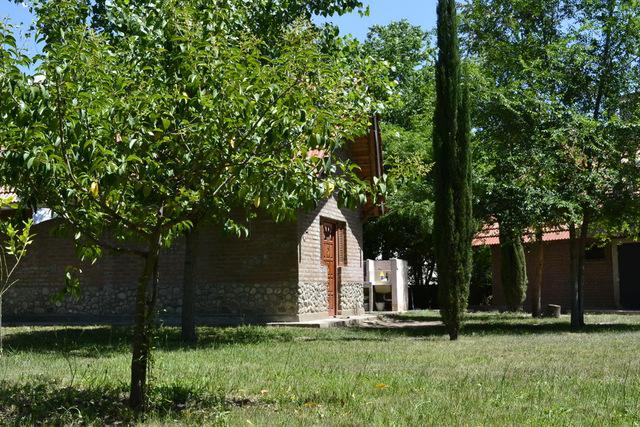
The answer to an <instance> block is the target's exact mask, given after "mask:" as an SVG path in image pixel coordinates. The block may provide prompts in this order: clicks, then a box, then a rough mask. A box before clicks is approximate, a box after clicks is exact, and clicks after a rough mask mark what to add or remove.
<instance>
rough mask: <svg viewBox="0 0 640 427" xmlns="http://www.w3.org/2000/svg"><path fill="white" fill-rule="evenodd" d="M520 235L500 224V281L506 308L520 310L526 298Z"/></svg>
mask: <svg viewBox="0 0 640 427" xmlns="http://www.w3.org/2000/svg"><path fill="white" fill-rule="evenodd" d="M521 236H522V233H520V232H517V231H513V230H511V229H509V227H507V226H504V225H503V224H500V279H501V282H502V291H503V292H504V299H505V302H506V304H507V307H508V308H509V310H511V311H519V310H520V309H522V303H523V302H524V300H525V297H526V296H527V263H526V258H525V254H524V246H523V245H522V237H521Z"/></svg>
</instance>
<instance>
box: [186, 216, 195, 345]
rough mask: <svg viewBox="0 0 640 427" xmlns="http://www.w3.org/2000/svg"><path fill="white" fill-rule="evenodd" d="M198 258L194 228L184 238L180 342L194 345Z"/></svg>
mask: <svg viewBox="0 0 640 427" xmlns="http://www.w3.org/2000/svg"><path fill="white" fill-rule="evenodd" d="M197 257H198V230H197V227H194V228H193V229H192V230H191V232H189V233H188V234H187V236H186V238H185V251H184V279H183V282H182V283H183V284H182V341H183V342H185V343H187V344H195V343H196V342H197V340H198V335H197V334H196V318H195V311H196V281H195V274H196V265H197Z"/></svg>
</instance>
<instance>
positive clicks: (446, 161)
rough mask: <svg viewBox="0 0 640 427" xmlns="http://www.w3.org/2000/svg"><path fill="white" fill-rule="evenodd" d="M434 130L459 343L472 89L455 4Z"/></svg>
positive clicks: (444, 42)
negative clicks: (464, 77)
mask: <svg viewBox="0 0 640 427" xmlns="http://www.w3.org/2000/svg"><path fill="white" fill-rule="evenodd" d="M437 33H438V61H437V64H436V107H435V113H434V119H433V121H434V125H433V153H434V159H435V169H434V172H435V218H434V242H435V254H436V264H437V269H438V284H439V298H440V313H441V315H442V320H443V321H444V324H445V325H446V327H447V331H448V333H449V338H451V340H456V339H458V333H459V331H460V327H461V324H462V319H463V316H464V310H465V308H466V304H467V297H468V294H469V280H470V279H471V255H472V254H471V238H472V234H473V219H472V212H471V153H470V117H469V103H468V100H469V95H468V93H469V92H468V89H466V87H464V86H463V85H462V84H461V79H460V54H459V47H458V30H457V16H456V3H455V0H439V1H438V28H437Z"/></svg>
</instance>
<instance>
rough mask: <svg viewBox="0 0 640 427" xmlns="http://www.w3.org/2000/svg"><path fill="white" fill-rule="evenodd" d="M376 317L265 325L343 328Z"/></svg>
mask: <svg viewBox="0 0 640 427" xmlns="http://www.w3.org/2000/svg"><path fill="white" fill-rule="evenodd" d="M387 314H388V313H387ZM378 317H379V315H378V314H362V315H358V316H344V317H342V316H341V317H328V318H326V319H316V320H304V321H301V322H271V323H267V326H273V327H277V328H282V327H295V328H339V327H344V326H357V325H360V324H361V323H362V322H365V321H371V320H375V319H377V318H378Z"/></svg>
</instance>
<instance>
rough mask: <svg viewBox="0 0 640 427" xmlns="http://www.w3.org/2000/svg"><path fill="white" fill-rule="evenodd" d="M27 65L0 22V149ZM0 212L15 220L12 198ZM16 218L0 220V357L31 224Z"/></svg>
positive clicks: (3, 200) (9, 134) (12, 131)
mask: <svg viewBox="0 0 640 427" xmlns="http://www.w3.org/2000/svg"><path fill="white" fill-rule="evenodd" d="M28 64H29V58H27V57H26V56H25V55H23V54H22V53H21V52H20V50H19V49H18V47H17V44H16V40H15V38H14V37H13V35H12V33H11V27H10V26H9V25H7V24H5V23H3V22H1V21H0V118H2V122H3V126H0V144H1V146H2V147H3V149H7V148H8V144H10V142H11V141H12V140H13V138H14V137H15V136H16V133H17V129H16V126H15V124H14V123H13V118H14V117H17V116H19V111H20V109H21V108H22V104H20V102H17V103H16V102H15V101H16V100H17V99H19V98H20V97H21V96H22V95H23V94H24V93H25V91H28V82H27V80H26V78H25V76H24V73H22V71H21V70H20V67H23V66H27V65H28ZM3 166H4V165H0V177H2V178H1V179H0V186H2V187H3V188H4V189H5V190H6V187H5V186H4V184H6V180H5V179H4V176H3V172H4V168H3ZM0 209H1V210H11V211H13V212H14V213H16V214H17V215H14V216H16V217H19V216H20V215H19V214H20V212H21V210H19V209H18V204H17V203H16V200H15V196H14V195H8V196H2V197H0ZM16 219H18V218H13V217H12V216H11V215H8V214H7V212H6V211H5V212H3V214H2V217H1V218H0V236H2V238H1V239H0V354H2V351H3V330H2V303H3V299H4V296H5V294H6V293H7V291H8V290H9V289H11V287H13V286H14V285H15V284H16V283H17V279H15V277H14V274H15V272H16V271H17V269H18V266H19V265H20V262H21V261H22V260H23V258H24V256H25V255H26V253H27V247H28V246H29V245H30V244H31V242H32V240H33V235H32V234H31V225H32V221H31V220H27V221H22V222H21V223H19V224H14V222H19V221H16Z"/></svg>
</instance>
